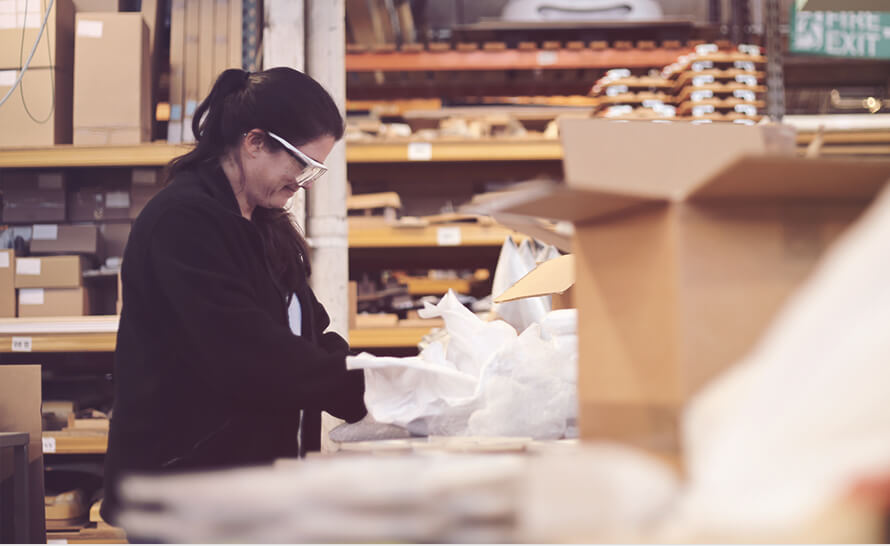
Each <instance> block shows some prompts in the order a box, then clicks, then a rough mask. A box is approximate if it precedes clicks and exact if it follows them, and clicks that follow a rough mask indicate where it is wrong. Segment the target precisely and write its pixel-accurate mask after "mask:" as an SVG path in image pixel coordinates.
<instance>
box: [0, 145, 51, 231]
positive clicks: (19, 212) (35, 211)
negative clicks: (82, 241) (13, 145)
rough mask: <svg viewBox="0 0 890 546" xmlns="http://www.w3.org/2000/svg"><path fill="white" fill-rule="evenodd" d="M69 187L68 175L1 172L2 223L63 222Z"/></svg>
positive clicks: (22, 171)
mask: <svg viewBox="0 0 890 546" xmlns="http://www.w3.org/2000/svg"><path fill="white" fill-rule="evenodd" d="M2 132H3V131H0V133H2ZM67 185H68V177H67V174H66V173H65V171H35V170H21V171H6V170H4V171H2V172H0V192H2V194H3V222H6V223H32V222H64V221H65V219H66V217H67V216H66V214H65V190H66V188H67Z"/></svg>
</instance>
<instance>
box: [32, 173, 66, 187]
mask: <svg viewBox="0 0 890 546" xmlns="http://www.w3.org/2000/svg"><path fill="white" fill-rule="evenodd" d="M37 188H38V189H41V190H61V189H62V173H41V174H38V175H37Z"/></svg>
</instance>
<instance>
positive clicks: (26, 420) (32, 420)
mask: <svg viewBox="0 0 890 546" xmlns="http://www.w3.org/2000/svg"><path fill="white" fill-rule="evenodd" d="M6 350H8V349H6ZM42 397H43V393H42V391H41V375H40V366H38V365H28V366H15V365H4V366H0V431H2V432H27V433H28V435H29V437H30V442H29V443H28V458H29V465H28V514H29V516H30V519H31V521H30V533H29V540H28V542H31V543H33V544H45V543H46V521H45V512H44V507H43V494H44V488H43V451H44V450H43V445H42V443H41V439H42V433H43V422H42V421H43V420H42V418H41V414H40V401H41V399H42ZM5 459H6V458H5V457H4V461H5ZM3 478H5V476H3ZM2 486H3V487H2V489H3V490H4V491H8V489H7V488H8V487H9V486H10V484H9V483H7V482H6V480H5V479H4V480H3V483H2ZM4 500H5V499H4ZM10 509H11V506H10V505H8V504H4V505H3V515H4V523H5V521H6V520H5V517H6V515H7V514H8V512H7V510H10ZM5 531H6V528H5V525H4V532H5Z"/></svg>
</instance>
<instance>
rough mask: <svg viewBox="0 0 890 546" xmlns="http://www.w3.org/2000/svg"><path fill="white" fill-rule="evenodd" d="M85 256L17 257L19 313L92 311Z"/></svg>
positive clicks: (79, 313) (43, 314)
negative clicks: (85, 276) (85, 284)
mask: <svg viewBox="0 0 890 546" xmlns="http://www.w3.org/2000/svg"><path fill="white" fill-rule="evenodd" d="M85 267H86V260H85V259H84V258H83V257H82V256H45V257H39V258H38V257H32V258H17V259H16V260H15V287H16V289H17V290H18V316H20V317H56V316H83V315H88V314H89V294H88V293H87V290H86V288H85V287H84V286H83V270H84V269H85Z"/></svg>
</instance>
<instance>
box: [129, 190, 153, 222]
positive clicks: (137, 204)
mask: <svg viewBox="0 0 890 546" xmlns="http://www.w3.org/2000/svg"><path fill="white" fill-rule="evenodd" d="M159 189H160V188H158V187H157V186H136V185H134V186H133V187H132V188H131V189H130V211H129V216H130V219H131V220H135V219H136V218H139V213H141V212H142V209H144V208H145V205H147V204H148V202H149V201H151V198H152V197H154V196H155V194H157V193H158V191H159Z"/></svg>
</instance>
